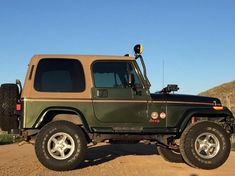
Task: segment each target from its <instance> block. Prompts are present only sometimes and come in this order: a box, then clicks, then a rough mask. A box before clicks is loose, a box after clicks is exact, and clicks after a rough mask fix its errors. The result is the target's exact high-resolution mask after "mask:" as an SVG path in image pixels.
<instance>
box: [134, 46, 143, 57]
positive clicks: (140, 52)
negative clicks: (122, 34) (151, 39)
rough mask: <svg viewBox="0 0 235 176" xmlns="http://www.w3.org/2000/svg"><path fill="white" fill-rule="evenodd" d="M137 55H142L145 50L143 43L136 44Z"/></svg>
mask: <svg viewBox="0 0 235 176" xmlns="http://www.w3.org/2000/svg"><path fill="white" fill-rule="evenodd" d="M134 52H135V55H140V54H142V52H143V46H142V45H141V44H137V45H135V46H134Z"/></svg>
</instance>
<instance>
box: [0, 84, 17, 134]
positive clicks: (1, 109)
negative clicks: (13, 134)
mask: <svg viewBox="0 0 235 176" xmlns="http://www.w3.org/2000/svg"><path fill="white" fill-rule="evenodd" d="M19 96H20V95H19V88H18V86H17V85H16V84H2V85H1V88H0V128H1V130H3V131H8V132H10V131H11V129H17V128H18V123H19V122H18V118H17V116H16V115H15V107H16V103H17V101H18V100H19Z"/></svg>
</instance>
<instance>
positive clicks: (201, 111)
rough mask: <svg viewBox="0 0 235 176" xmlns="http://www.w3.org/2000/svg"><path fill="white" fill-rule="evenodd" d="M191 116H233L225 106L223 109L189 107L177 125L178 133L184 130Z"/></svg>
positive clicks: (229, 117) (228, 117)
mask: <svg viewBox="0 0 235 176" xmlns="http://www.w3.org/2000/svg"><path fill="white" fill-rule="evenodd" d="M193 116H200V117H208V118H211V119H213V118H217V117H225V118H227V119H232V118H234V117H233V114H232V112H231V111H230V110H229V109H228V108H227V107H224V109H223V110H215V109H213V108H212V107H208V108H193V109H189V110H188V111H186V112H185V114H184V115H183V118H182V120H181V121H180V122H179V123H178V125H177V126H179V133H182V132H183V131H184V129H185V128H186V127H187V124H188V122H189V121H190V120H191V118H192V117H193Z"/></svg>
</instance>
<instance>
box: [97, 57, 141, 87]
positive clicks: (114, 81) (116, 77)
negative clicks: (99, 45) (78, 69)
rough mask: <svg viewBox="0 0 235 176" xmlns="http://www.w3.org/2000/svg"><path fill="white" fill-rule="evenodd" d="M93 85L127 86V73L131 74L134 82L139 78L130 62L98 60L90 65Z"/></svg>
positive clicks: (138, 82) (137, 81)
mask: <svg viewBox="0 0 235 176" xmlns="http://www.w3.org/2000/svg"><path fill="white" fill-rule="evenodd" d="M92 71H93V77H94V84H95V87H107V88H127V87H129V85H128V78H129V74H133V77H134V80H135V83H137V84H140V81H139V78H138V76H137V75H136V73H135V70H134V69H133V66H132V64H131V63H130V62H125V61H118V62H115V61H98V62H95V63H94V64H93V67H92Z"/></svg>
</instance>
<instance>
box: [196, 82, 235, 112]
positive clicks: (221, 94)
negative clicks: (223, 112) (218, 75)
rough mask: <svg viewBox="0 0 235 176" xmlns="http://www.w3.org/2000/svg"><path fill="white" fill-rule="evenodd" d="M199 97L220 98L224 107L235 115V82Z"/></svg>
mask: <svg viewBox="0 0 235 176" xmlns="http://www.w3.org/2000/svg"><path fill="white" fill-rule="evenodd" d="M199 95H203V96H211V97H217V98H219V99H220V100H221V101H222V103H223V105H224V106H227V107H228V108H229V109H231V110H232V112H233V114H234V115H235V81H231V82H228V83H225V84H222V85H219V86H217V87H214V88H212V89H209V90H207V91H205V92H202V93H200V94H199Z"/></svg>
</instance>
